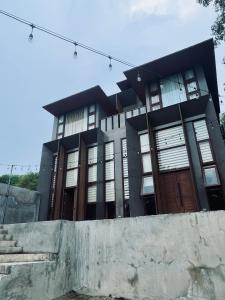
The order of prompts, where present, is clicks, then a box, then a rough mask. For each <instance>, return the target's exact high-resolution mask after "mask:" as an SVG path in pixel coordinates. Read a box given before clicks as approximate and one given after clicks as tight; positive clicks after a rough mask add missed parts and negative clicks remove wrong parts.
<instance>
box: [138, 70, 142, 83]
mask: <svg viewBox="0 0 225 300" xmlns="http://www.w3.org/2000/svg"><path fill="white" fill-rule="evenodd" d="M141 80H142V79H141V75H140V73H139V71H138V73H137V82H141Z"/></svg>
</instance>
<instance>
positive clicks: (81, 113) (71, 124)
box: [64, 108, 87, 136]
mask: <svg viewBox="0 0 225 300" xmlns="http://www.w3.org/2000/svg"><path fill="white" fill-rule="evenodd" d="M85 130H87V108H81V109H79V110H75V111H72V112H70V113H68V114H67V115H66V123H65V134H64V136H68V135H72V134H75V133H78V132H82V131H85Z"/></svg>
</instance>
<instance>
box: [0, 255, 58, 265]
mask: <svg viewBox="0 0 225 300" xmlns="http://www.w3.org/2000/svg"><path fill="white" fill-rule="evenodd" d="M55 258H56V256H55V255H54V254H52V253H21V254H5V255H0V264H5V263H18V262H23V263H28V262H37V261H52V260H55Z"/></svg>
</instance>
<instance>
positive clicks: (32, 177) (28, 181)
mask: <svg viewBox="0 0 225 300" xmlns="http://www.w3.org/2000/svg"><path fill="white" fill-rule="evenodd" d="M8 181H9V175H2V176H0V182H1V183H8ZM37 183H38V173H32V172H30V173H28V174H25V175H13V176H12V177H11V185H14V186H18V187H22V188H26V189H29V190H33V191H36V190H37Z"/></svg>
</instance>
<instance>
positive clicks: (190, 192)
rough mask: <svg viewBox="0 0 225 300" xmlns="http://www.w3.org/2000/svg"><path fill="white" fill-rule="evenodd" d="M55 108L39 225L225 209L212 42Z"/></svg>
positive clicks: (45, 153)
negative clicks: (114, 89) (109, 89)
mask: <svg viewBox="0 0 225 300" xmlns="http://www.w3.org/2000/svg"><path fill="white" fill-rule="evenodd" d="M124 74H125V76H126V80H124V81H122V82H119V83H118V86H119V87H120V90H121V92H119V93H117V94H115V95H112V96H110V97H107V96H106V95H105V93H104V92H103V90H102V89H101V88H100V87H99V86H96V87H93V88H91V89H89V90H86V91H83V92H81V93H78V94H76V95H73V96H70V97H67V98H65V99H62V100H60V101H57V102H54V103H51V104H49V105H46V106H45V107H44V108H45V109H46V110H47V111H48V112H50V113H51V114H53V115H54V117H55V119H54V126H53V135H52V141H50V142H48V143H45V144H44V145H43V152H42V160H41V167H40V180H39V192H40V193H41V196H42V201H41V207H40V220H46V219H61V218H62V219H68V220H86V219H102V218H115V217H129V216H132V217H134V216H142V215H148V214H163V213H180V212H194V211H200V210H217V209H224V208H225V200H224V192H225V172H224V165H225V148H224V141H223V137H222V133H221V128H220V124H219V113H220V107H219V97H218V87H217V77H216V66H215V54H214V45H213V40H207V41H205V42H203V43H200V44H197V45H194V46H192V47H190V48H187V49H184V50H181V51H179V52H176V53H173V54H171V55H168V56H165V57H163V58H160V59H158V60H155V61H152V62H149V63H147V64H144V65H141V66H139V67H137V68H134V69H131V70H129V71H126V72H125V73H124Z"/></svg>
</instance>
